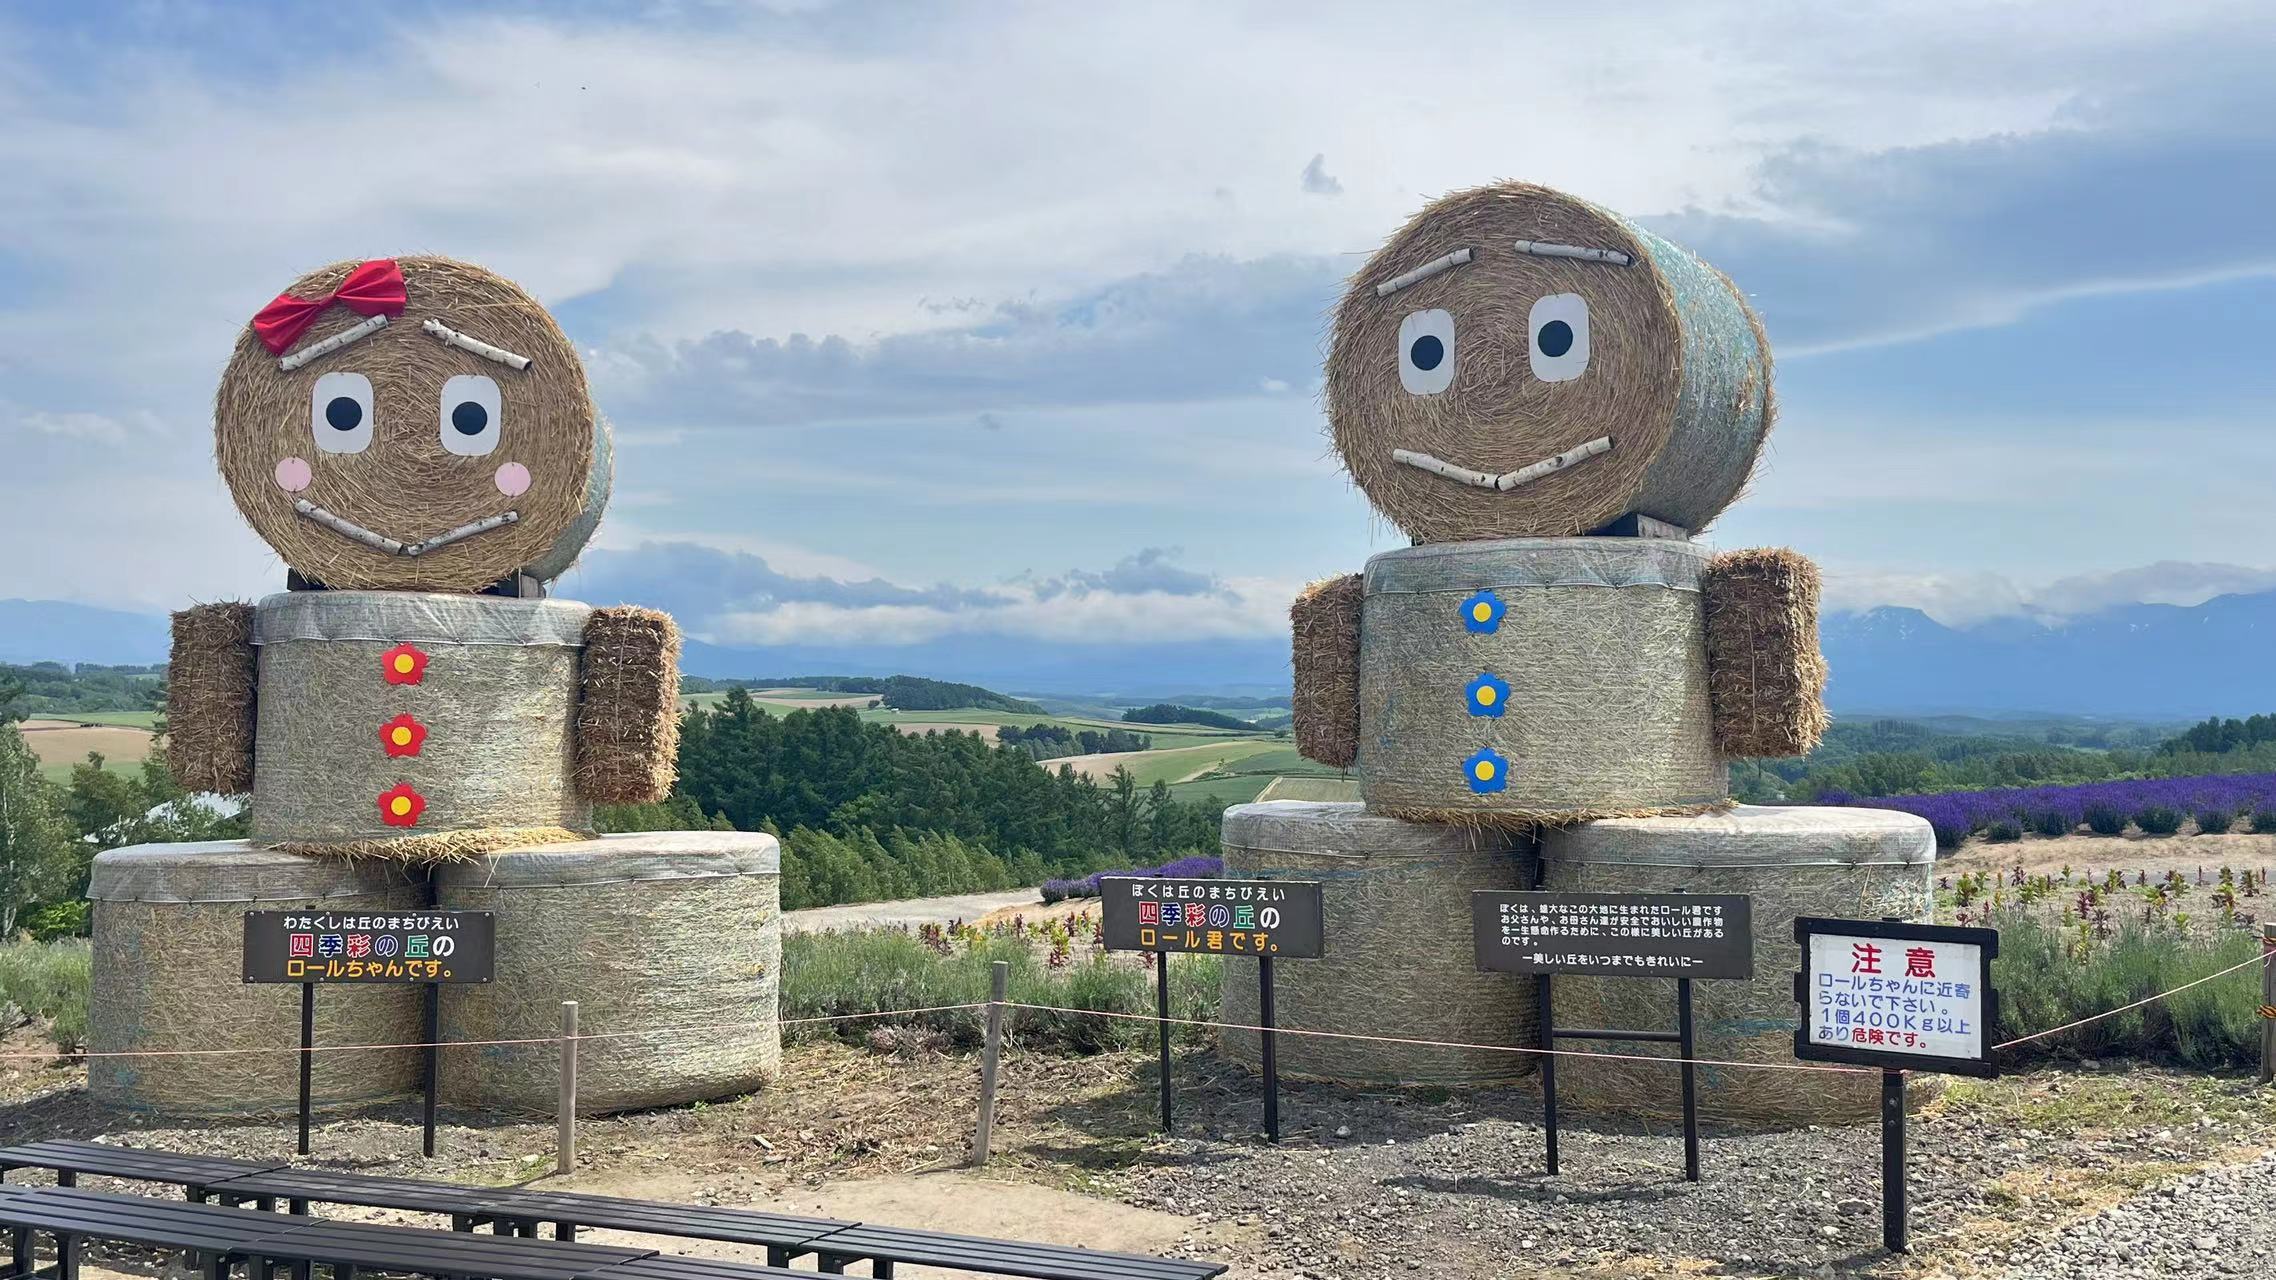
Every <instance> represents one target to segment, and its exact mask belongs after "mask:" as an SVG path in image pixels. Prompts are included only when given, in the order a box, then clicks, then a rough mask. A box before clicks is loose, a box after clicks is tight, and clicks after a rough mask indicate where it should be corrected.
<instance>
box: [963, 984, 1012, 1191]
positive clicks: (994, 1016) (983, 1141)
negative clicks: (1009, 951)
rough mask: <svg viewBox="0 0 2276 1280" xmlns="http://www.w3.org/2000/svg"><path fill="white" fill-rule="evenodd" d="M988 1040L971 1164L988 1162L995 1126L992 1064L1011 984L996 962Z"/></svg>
mask: <svg viewBox="0 0 2276 1280" xmlns="http://www.w3.org/2000/svg"><path fill="white" fill-rule="evenodd" d="M989 969H990V970H991V972H990V973H989V975H988V1039H987V1044H986V1047H985V1048H983V1049H982V1050H981V1053H980V1123H979V1126H978V1127H977V1128H976V1129H975V1130H974V1131H973V1134H972V1164H973V1166H974V1167H975V1168H977V1167H978V1166H980V1165H984V1164H986V1163H988V1139H989V1138H990V1137H991V1136H992V1133H993V1130H994V1129H995V1127H996V1064H997V1062H998V1060H999V1059H1000V1058H1001V1056H1002V1052H1003V1045H1004V993H1005V992H1006V990H1008V989H1009V986H1010V983H1011V973H1012V967H1011V965H1010V964H1008V963H1007V962H1005V961H1002V960H998V961H996V962H995V963H994V964H993V965H990V966H989Z"/></svg>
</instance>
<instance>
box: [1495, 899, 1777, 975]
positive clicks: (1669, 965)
mask: <svg viewBox="0 0 2276 1280" xmlns="http://www.w3.org/2000/svg"><path fill="white" fill-rule="evenodd" d="M1753 915H1754V912H1753V904H1752V901H1751V900H1750V899H1749V898H1747V897H1746V895H1744V894H1725V893H1717V894H1710V893H1506V892H1501V891H1498V890H1491V889H1482V890H1479V891H1478V892H1476V893H1473V894H1471V895H1470V926H1471V930H1470V936H1471V941H1472V944H1473V946H1474V947H1475V948H1476V951H1477V960H1478V967H1479V968H1480V969H1484V970H1489V971H1492V972H1496V973H1536V974H1538V973H1551V974H1555V973H1588V974H1608V975H1612V976H1616V977H1630V978H1750V977H1753V976H1754V924H1753Z"/></svg>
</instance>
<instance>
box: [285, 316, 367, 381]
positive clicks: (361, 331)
mask: <svg viewBox="0 0 2276 1280" xmlns="http://www.w3.org/2000/svg"><path fill="white" fill-rule="evenodd" d="M386 327H387V316H386V315H385V314H381V315H376V316H369V317H366V318H365V319H364V320H363V321H361V322H360V323H358V324H355V325H352V326H350V327H348V328H346V329H342V330H340V331H339V332H338V333H335V334H333V335H332V336H331V337H329V338H326V339H324V340H323V341H322V342H311V343H309V344H308V345H307V346H305V347H302V348H301V349H300V350H298V351H295V352H293V353H292V354H291V355H289V356H285V357H284V358H283V359H280V360H278V361H277V368H278V369H279V370H281V371H283V372H285V373H291V372H292V371H293V370H295V369H298V368H299V367H300V366H302V365H304V364H307V363H308V362H309V361H311V360H314V359H315V358H316V357H318V356H328V355H330V354H332V353H333V352H335V351H338V350H339V349H340V348H342V347H344V346H346V345H348V344H349V343H351V342H354V341H355V340H356V339H358V338H368V337H370V336H371V335H373V334H375V333H378V332H379V331H380V330H382V329H384V328H386Z"/></svg>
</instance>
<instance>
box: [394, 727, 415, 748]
mask: <svg viewBox="0 0 2276 1280" xmlns="http://www.w3.org/2000/svg"><path fill="white" fill-rule="evenodd" d="M394 737H395V745H396V746H399V747H408V746H410V745H411V731H410V730H409V729H402V728H398V729H397V730H396V731H395V734H394Z"/></svg>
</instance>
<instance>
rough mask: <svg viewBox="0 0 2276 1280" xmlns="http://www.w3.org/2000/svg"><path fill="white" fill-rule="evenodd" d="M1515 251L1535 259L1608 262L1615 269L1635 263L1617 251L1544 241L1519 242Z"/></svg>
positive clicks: (1632, 259)
mask: <svg viewBox="0 0 2276 1280" xmlns="http://www.w3.org/2000/svg"><path fill="white" fill-rule="evenodd" d="M1517 251H1518V252H1519V253H1529V254H1532V255H1533V256H1534V257H1536V258H1578V259H1580V260H1581V261H1583V262H1609V263H1611V264H1612V265H1614V266H1616V267H1625V266H1627V265H1628V264H1629V263H1631V262H1634V261H1635V259H1634V258H1631V257H1629V256H1628V255H1627V254H1625V253H1622V252H1620V251H1619V250H1618V249H1590V248H1585V247H1583V246H1581V245H1577V244H1550V243H1548V242H1547V241H1545V240H1520V241H1518V242H1517Z"/></svg>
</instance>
